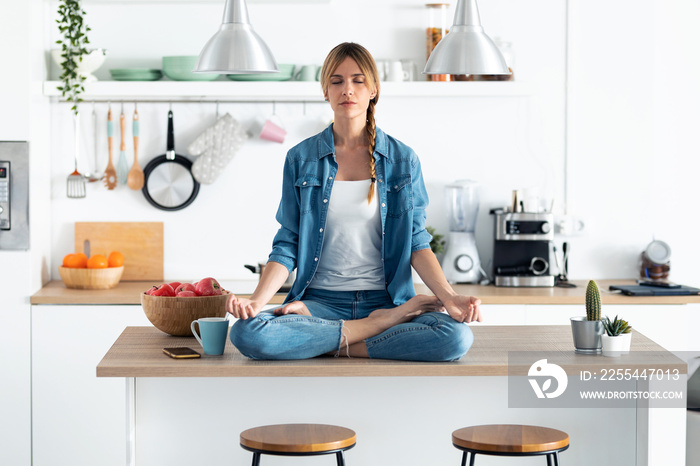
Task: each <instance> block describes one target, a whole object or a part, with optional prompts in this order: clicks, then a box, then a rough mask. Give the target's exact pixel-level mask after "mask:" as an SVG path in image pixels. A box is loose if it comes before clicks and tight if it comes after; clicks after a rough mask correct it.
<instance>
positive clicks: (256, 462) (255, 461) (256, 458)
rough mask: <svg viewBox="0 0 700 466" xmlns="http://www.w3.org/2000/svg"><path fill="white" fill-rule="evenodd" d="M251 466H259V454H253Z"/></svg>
mask: <svg viewBox="0 0 700 466" xmlns="http://www.w3.org/2000/svg"><path fill="white" fill-rule="evenodd" d="M253 466H260V453H258V452H253Z"/></svg>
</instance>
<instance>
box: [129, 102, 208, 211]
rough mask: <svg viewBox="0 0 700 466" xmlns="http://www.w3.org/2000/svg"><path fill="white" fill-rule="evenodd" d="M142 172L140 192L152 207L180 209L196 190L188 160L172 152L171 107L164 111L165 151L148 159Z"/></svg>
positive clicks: (192, 198) (192, 196) (197, 190)
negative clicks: (165, 126)
mask: <svg viewBox="0 0 700 466" xmlns="http://www.w3.org/2000/svg"><path fill="white" fill-rule="evenodd" d="M143 175H144V180H145V181H144V183H143V188H142V189H141V191H142V192H143V195H144V196H145V197H146V200H147V201H148V202H149V203H151V205H153V207H156V208H158V209H161V210H180V209H184V208H185V207H187V206H188V205H190V204H192V201H194V198H195V197H197V193H199V183H198V182H197V180H195V179H194V176H193V175H192V162H190V161H189V160H188V159H186V158H185V157H183V156H181V155H177V154H175V134H174V131H173V111H172V110H170V111H169V112H168V145H167V148H166V152H165V154H164V155H159V156H158V157H155V158H154V159H153V160H151V161H150V162H148V165H146V168H144V169H143Z"/></svg>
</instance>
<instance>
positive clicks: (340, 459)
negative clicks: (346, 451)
mask: <svg viewBox="0 0 700 466" xmlns="http://www.w3.org/2000/svg"><path fill="white" fill-rule="evenodd" d="M335 459H336V461H337V463H338V466H345V457H344V456H343V452H342V451H338V452H336V453H335Z"/></svg>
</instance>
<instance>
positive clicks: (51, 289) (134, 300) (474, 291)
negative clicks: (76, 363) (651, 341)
mask: <svg viewBox="0 0 700 466" xmlns="http://www.w3.org/2000/svg"><path fill="white" fill-rule="evenodd" d="M597 282H598V286H599V288H600V290H601V298H602V301H603V304H688V303H700V296H649V297H632V296H624V295H621V294H614V293H608V292H606V290H607V289H608V287H609V286H610V285H622V284H628V285H630V284H634V281H633V280H598V281H597ZM256 283H257V281H255V280H232V281H226V282H224V281H222V285H223V286H224V288H226V289H228V290H231V291H232V292H233V293H235V294H239V295H242V296H247V295H249V294H250V293H252V292H253V290H254V289H255V284H256ZM573 283H574V284H576V285H577V287H576V288H560V287H553V288H503V287H496V286H493V285H489V286H481V285H454V288H455V290H456V291H457V292H458V293H460V294H464V295H470V296H478V297H479V298H481V302H482V303H483V304H583V303H585V294H586V283H587V282H586V281H584V280H581V281H573ZM153 285H157V283H152V282H121V283H119V284H118V285H117V286H116V287H115V288H112V289H109V290H71V289H68V288H66V287H65V285H64V284H63V282H62V281H60V280H54V281H51V282H49V283H48V284H47V285H46V286H44V287H43V288H42V289H41V290H39V291H38V292H36V293H35V294H34V295H32V297H31V299H30V302H31V304H95V305H97V304H138V305H140V304H141V298H140V294H141V293H142V292H143V291H145V290H147V289H148V288H149V287H151V286H153ZM416 292H418V293H422V294H430V291H429V290H428V288H427V287H426V286H425V285H423V284H417V285H416ZM285 296H286V294H284V293H279V294H277V295H275V297H274V299H273V300H272V301H271V302H270V304H281V303H282V302H284V298H285Z"/></svg>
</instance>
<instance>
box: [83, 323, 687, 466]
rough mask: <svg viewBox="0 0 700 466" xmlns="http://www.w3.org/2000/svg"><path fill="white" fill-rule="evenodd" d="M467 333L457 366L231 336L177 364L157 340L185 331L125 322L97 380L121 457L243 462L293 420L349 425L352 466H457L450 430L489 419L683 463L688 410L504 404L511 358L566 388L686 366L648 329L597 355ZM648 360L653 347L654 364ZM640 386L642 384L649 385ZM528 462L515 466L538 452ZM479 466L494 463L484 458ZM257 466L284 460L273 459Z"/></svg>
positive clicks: (581, 456)
mask: <svg viewBox="0 0 700 466" xmlns="http://www.w3.org/2000/svg"><path fill="white" fill-rule="evenodd" d="M474 334H475V343H474V346H473V347H472V349H471V350H470V351H469V353H467V355H466V356H465V357H464V358H462V359H461V360H459V361H456V362H452V363H417V362H403V361H385V360H365V359H357V358H343V357H339V358H334V357H321V358H315V359H311V360H304V361H253V360H249V359H247V358H245V357H243V356H242V355H240V353H238V351H237V350H236V349H235V348H234V347H233V346H232V345H231V344H230V342H229V343H228V344H227V347H226V351H225V352H224V355H222V356H206V355H204V356H203V357H202V358H201V359H195V360H174V359H170V358H168V357H167V356H165V355H164V354H163V353H162V348H163V347H165V346H189V347H192V348H197V347H198V344H197V342H196V341H195V340H194V338H191V337H190V338H186V337H171V336H168V335H165V334H163V333H162V332H160V331H158V330H156V329H154V328H152V327H128V328H126V329H125V331H124V332H123V333H122V334H121V335H120V336H119V338H118V339H117V340H116V342H115V343H114V345H113V346H112V347H111V348H110V350H109V351H108V352H107V354H106V355H105V356H104V358H103V359H102V361H101V362H100V363H99V364H98V365H97V376H98V378H103V377H105V378H106V377H119V378H122V377H123V378H125V379H126V397H127V406H128V417H127V437H126V438H127V439H128V441H127V445H126V449H127V459H128V461H127V464H139V465H141V464H146V465H166V464H167V465H180V464H182V465H187V464H194V463H200V464H246V463H247V462H248V461H249V454H248V453H246V452H245V451H243V450H242V449H240V447H239V446H238V441H237V439H238V433H239V432H240V431H242V430H244V429H246V428H249V427H253V426H257V425H262V424H274V423H290V422H318V423H329V424H339V425H343V426H347V427H349V428H352V429H354V430H355V431H356V432H357V434H358V446H357V447H356V448H355V449H353V451H352V452H348V458H347V459H348V463H349V464H362V465H367V466H373V465H376V466H379V465H384V464H401V465H406V466H412V465H415V466H418V465H425V464H446V465H448V464H455V465H457V464H459V452H458V451H457V450H455V449H454V448H453V447H452V446H451V444H450V433H451V431H452V430H454V429H456V428H459V427H463V426H466V425H473V424H488V423H522V424H534V425H544V426H548V427H553V428H557V429H561V430H564V431H566V432H567V433H569V435H570V437H571V448H570V449H569V450H568V451H567V452H566V453H564V454H562V462H563V463H564V464H603V465H605V464H610V465H630V466H631V465H635V466H641V465H653V464H659V465H661V464H684V461H685V460H684V458H685V422H686V417H685V408H684V407H683V408H678V407H652V408H649V407H648V402H645V401H637V402H635V403H634V407H632V408H630V407H615V406H614V407H608V408H599V409H585V408H583V407H581V406H578V407H576V406H572V407H566V408H563V409H562V408H557V409H547V408H542V407H538V408H535V407H512V406H510V404H511V399H510V398H509V396H510V394H509V393H508V391H509V389H510V385H509V380H510V379H512V378H513V377H516V378H517V377H519V376H526V375H527V369H528V368H527V367H525V366H522V367H520V366H518V367H513V366H512V365H511V367H509V356H510V355H512V354H514V353H518V354H525V355H527V354H532V355H533V356H537V357H539V356H538V355H541V354H543V353H542V352H545V353H546V354H549V355H550V357H552V358H554V359H555V360H556V361H557V364H559V365H560V367H562V368H563V369H564V370H565V371H566V373H567V375H568V377H569V383H570V384H575V380H576V379H577V378H580V376H581V373H583V372H585V371H589V372H591V373H601V371H607V370H617V369H620V368H624V369H630V368H631V369H634V368H638V369H640V368H646V369H653V370H661V371H671V372H673V371H675V372H676V373H678V374H680V375H683V374H685V373H686V371H687V365H686V363H685V362H684V361H682V360H680V359H679V358H677V357H676V356H674V355H673V354H672V353H670V352H667V351H665V350H664V349H663V348H661V347H660V346H658V345H657V344H655V343H654V342H653V341H651V340H649V339H648V338H646V337H645V336H644V335H642V334H640V333H635V334H634V336H633V340H632V341H633V346H632V352H631V353H630V354H629V355H626V356H622V357H620V358H606V357H603V356H590V355H577V354H575V353H574V351H573V342H572V338H571V330H570V328H568V327H566V326H547V327H536V326H497V327H487V326H483V327H475V328H474ZM649 354H654V355H655V357H654V358H653V362H652V361H650V360H649V359H648V355H649ZM535 361H536V360H532V363H534V362H535ZM529 364H530V363H528V365H529ZM509 369H510V371H511V372H510V375H509ZM309 378H313V379H312V381H309ZM682 380H683V381H682V382H681V384H682V385H683V387H685V382H684V380H685V379H684V378H683V379H682ZM637 387H638V389H639V390H642V389H645V390H646V389H650V387H651V385H650V384H647V385H645V384H644V383H640V384H638V385H637ZM683 390H684V388H683ZM205 444H206V445H207V448H206V449H204V452H203V451H202V450H203V449H202V448H201V447H202V445H205ZM266 460H267V458H266ZM532 460H533V461H532V462H524V463H523V464H539V463H540V462H541V460H542V459H541V458H532ZM537 460H539V461H537ZM482 462H483V463H484V464H485V465H488V464H501V463H498V462H496V463H491V462H489V459H486V458H484V459H483V460H482ZM266 464H270V465H275V464H283V463H279V462H275V458H270V459H269V460H268V461H266ZM284 464H286V463H284ZM519 464H520V463H519Z"/></svg>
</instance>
